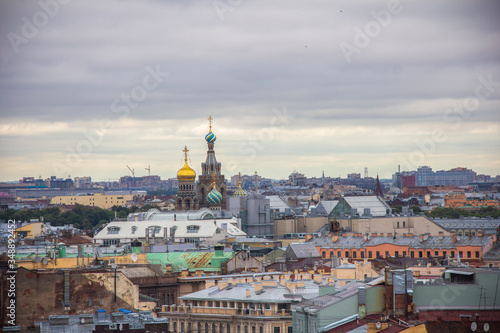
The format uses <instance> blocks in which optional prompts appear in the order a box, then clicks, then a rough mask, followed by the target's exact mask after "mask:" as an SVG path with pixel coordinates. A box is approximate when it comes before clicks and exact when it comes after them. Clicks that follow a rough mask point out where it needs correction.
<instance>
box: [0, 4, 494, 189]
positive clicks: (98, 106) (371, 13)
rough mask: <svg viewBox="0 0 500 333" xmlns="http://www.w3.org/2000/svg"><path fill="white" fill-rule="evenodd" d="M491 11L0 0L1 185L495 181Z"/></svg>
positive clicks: (489, 7) (477, 7)
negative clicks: (204, 175) (36, 181)
mask: <svg viewBox="0 0 500 333" xmlns="http://www.w3.org/2000/svg"><path fill="white" fill-rule="evenodd" d="M498 17H500V2H499V1H495V0H491V1H465V0H464V1H439V2H437V1H401V2H400V3H398V2H393V1H369V2H363V3H360V2H358V1H350V0H349V1H348V0H346V1H342V0H339V1H331V0H328V1H294V0H286V1H285V0H283V1H254V0H252V1H250V0H216V1H166V0H162V1H160V0H158V1H130V0H120V1H118V0H117V1H88V0H86V1H77V0H73V1H69V0H64V1H63V0H58V1H56V0H40V1H19V0H15V1H14V0H9V1H8V0H5V1H1V2H0V35H1V39H0V156H1V159H0V180H2V181H5V180H17V179H19V178H21V177H23V176H34V177H38V176H41V177H42V178H46V177H49V176H51V175H55V176H58V177H67V176H68V175H71V177H75V176H92V178H93V179H94V180H104V179H117V178H119V177H120V176H123V175H126V174H128V170H127V168H126V165H129V166H130V167H132V168H135V171H136V176H142V175H146V174H147V171H146V170H145V168H146V167H147V166H148V165H150V166H151V174H157V175H160V176H161V177H162V178H164V179H165V178H170V177H175V175H176V172H177V170H178V169H179V168H180V167H181V166H182V161H183V152H182V149H183V148H184V146H187V147H188V149H189V157H190V163H191V165H192V167H193V168H194V169H195V170H196V171H197V173H199V172H200V170H201V166H200V164H201V163H202V162H203V161H204V159H205V157H206V148H207V147H206V142H205V140H204V136H205V134H206V133H207V132H208V121H207V118H208V117H209V116H210V115H211V116H212V117H213V118H214V121H213V131H214V133H215V134H216V135H217V141H216V145H215V150H216V154H217V158H218V160H219V161H220V162H221V163H222V166H223V170H224V173H225V175H226V177H228V176H231V175H234V174H236V173H237V172H238V171H241V172H242V173H243V174H251V173H253V172H254V171H258V172H259V174H260V175H262V176H264V177H272V178H286V177H288V175H289V174H290V173H291V172H292V171H293V170H297V171H299V172H302V173H304V174H306V176H309V177H312V176H320V175H321V172H322V171H324V172H325V175H326V176H335V177H337V176H339V175H341V176H343V177H345V176H346V174H347V173H351V172H357V173H361V174H363V171H364V168H365V167H368V171H369V175H370V176H375V175H376V174H377V173H378V174H379V175H380V176H381V177H383V178H389V177H390V176H391V174H392V173H393V172H394V171H396V170H397V166H398V165H401V168H402V170H415V169H416V168H417V167H418V166H420V165H430V166H431V167H432V168H433V169H435V170H443V169H445V170H448V169H451V168H454V167H457V166H463V167H468V168H472V169H473V170H475V171H477V172H478V173H485V174H491V175H497V174H500V102H499V98H500V20H499V19H498Z"/></svg>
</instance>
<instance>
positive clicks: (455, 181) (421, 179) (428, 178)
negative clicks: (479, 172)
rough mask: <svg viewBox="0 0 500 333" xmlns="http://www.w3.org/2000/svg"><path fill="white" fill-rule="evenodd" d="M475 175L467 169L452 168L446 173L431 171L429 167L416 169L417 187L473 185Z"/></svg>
mask: <svg viewBox="0 0 500 333" xmlns="http://www.w3.org/2000/svg"><path fill="white" fill-rule="evenodd" d="M475 179H476V173H475V172H474V171H472V170H469V169H467V168H454V169H451V170H448V171H444V170H440V171H432V168H431V167H429V166H421V167H419V168H418V169H417V177H416V183H417V184H416V185H417V186H438V185H452V186H460V185H462V186H463V185H467V184H469V183H473V182H474V181H475Z"/></svg>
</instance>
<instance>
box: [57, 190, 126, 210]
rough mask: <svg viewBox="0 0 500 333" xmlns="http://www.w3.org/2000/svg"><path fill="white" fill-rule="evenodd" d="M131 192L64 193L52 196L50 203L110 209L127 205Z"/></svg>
mask: <svg viewBox="0 0 500 333" xmlns="http://www.w3.org/2000/svg"><path fill="white" fill-rule="evenodd" d="M133 200H134V196H133V195H132V194H112V195H108V194H103V193H95V194H87V195H65V196H57V197H53V198H52V199H51V200H50V203H51V204H53V205H77V204H78V205H84V206H92V207H99V208H103V209H110V208H111V207H113V206H123V205H127V204H128V202H129V201H133Z"/></svg>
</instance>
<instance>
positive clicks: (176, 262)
mask: <svg viewBox="0 0 500 333" xmlns="http://www.w3.org/2000/svg"><path fill="white" fill-rule="evenodd" d="M223 256H224V258H226V260H229V259H232V258H233V257H234V252H224V253H223ZM213 257H215V252H170V253H148V254H147V258H148V262H149V263H150V264H160V265H161V267H162V268H163V269H164V268H165V266H166V265H167V264H171V265H172V271H174V272H180V271H181V270H182V269H183V268H187V269H188V270H189V271H191V272H194V271H196V270H200V269H201V270H204V271H207V272H217V271H219V270H220V268H217V267H212V266H211V264H210V263H211V261H212V258H213Z"/></svg>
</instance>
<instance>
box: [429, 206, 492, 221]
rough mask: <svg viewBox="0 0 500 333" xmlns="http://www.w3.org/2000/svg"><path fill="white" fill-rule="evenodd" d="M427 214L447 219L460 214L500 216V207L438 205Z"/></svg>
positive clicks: (467, 215) (466, 215) (454, 217)
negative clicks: (466, 208)
mask: <svg viewBox="0 0 500 333" xmlns="http://www.w3.org/2000/svg"><path fill="white" fill-rule="evenodd" d="M425 215H427V216H428V217H432V218H435V217H440V218H447V219H458V218H460V216H463V217H473V216H475V217H488V216H490V217H492V218H500V209H496V208H494V207H483V208H480V209H478V210H465V209H460V208H444V207H437V208H434V209H433V210H431V211H427V212H425Z"/></svg>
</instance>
